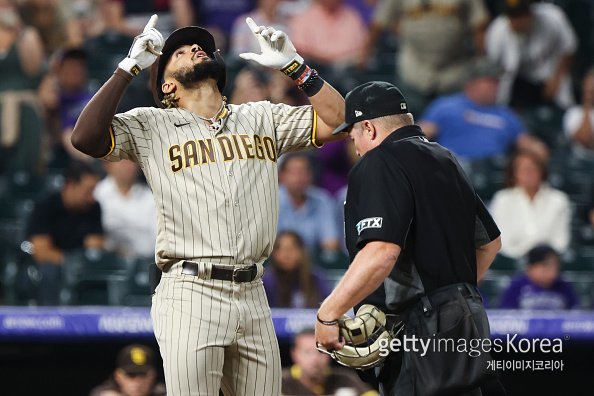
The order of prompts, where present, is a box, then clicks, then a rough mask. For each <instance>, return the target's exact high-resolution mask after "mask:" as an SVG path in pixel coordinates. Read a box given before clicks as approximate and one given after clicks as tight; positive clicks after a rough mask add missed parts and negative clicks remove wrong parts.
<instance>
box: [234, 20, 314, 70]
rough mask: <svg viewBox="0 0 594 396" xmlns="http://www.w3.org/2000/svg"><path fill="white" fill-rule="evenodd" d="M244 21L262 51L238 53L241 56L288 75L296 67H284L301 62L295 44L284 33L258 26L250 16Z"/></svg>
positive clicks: (300, 63)
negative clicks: (257, 52) (289, 68)
mask: <svg viewBox="0 0 594 396" xmlns="http://www.w3.org/2000/svg"><path fill="white" fill-rule="evenodd" d="M245 22H246V23H247V24H248V26H249V27H250V30H251V31H252V33H253V34H254V36H256V38H257V39H258V43H259V44H260V50H261V51H262V53H260V54H254V53H252V52H248V53H243V54H239V56H240V57H241V58H243V59H245V60H253V61H255V62H257V63H259V64H261V65H262V66H267V67H271V68H273V69H278V70H281V71H283V72H284V73H285V74H287V75H290V74H291V73H292V72H293V71H295V69H296V68H297V67H295V66H293V68H292V69H291V70H285V69H287V68H288V67H290V66H291V65H295V64H298V65H302V64H303V58H302V57H301V56H300V55H299V54H298V53H297V50H296V49H295V46H294V45H293V43H292V42H291V39H289V36H287V34H286V33H284V32H282V31H280V30H275V29H274V28H273V27H266V26H258V25H256V22H254V20H253V19H252V18H250V17H247V18H246V19H245Z"/></svg>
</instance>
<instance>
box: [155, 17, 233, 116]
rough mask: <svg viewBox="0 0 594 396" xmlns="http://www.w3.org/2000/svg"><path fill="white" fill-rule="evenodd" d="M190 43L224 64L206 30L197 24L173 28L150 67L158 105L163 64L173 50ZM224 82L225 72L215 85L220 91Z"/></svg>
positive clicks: (161, 96)
mask: <svg viewBox="0 0 594 396" xmlns="http://www.w3.org/2000/svg"><path fill="white" fill-rule="evenodd" d="M192 44H198V45H199V46H200V47H202V50H203V51H204V52H206V53H207V54H208V56H209V57H210V58H211V59H214V60H215V61H217V62H218V63H219V64H221V65H223V67H224V66H225V62H224V60H223V57H222V56H221V51H220V50H218V49H217V48H216V46H215V41H214V37H213V36H212V34H210V32H209V31H208V30H206V29H204V28H201V27H198V26H186V27H183V28H180V29H177V30H175V31H174V32H173V33H171V35H170V36H169V37H167V40H165V44H164V45H163V49H162V50H161V56H159V58H158V59H157V61H156V62H155V63H154V64H153V68H151V78H152V79H153V87H154V88H155V89H154V91H153V96H154V99H155V102H156V103H157V105H158V106H160V107H163V103H162V100H163V97H164V96H165V94H164V93H163V90H162V89H161V85H162V84H163V74H164V73H165V66H166V65H167V62H168V61H169V58H170V57H171V55H173V52H174V51H175V50H176V49H178V48H179V47H181V46H182V45H192ZM155 65H156V66H155ZM153 75H154V77H153ZM226 82H227V77H226V73H223V77H221V78H220V79H219V81H217V87H218V88H219V91H220V92H223V89H224V88H225V83H226Z"/></svg>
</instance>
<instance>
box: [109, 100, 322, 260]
mask: <svg viewBox="0 0 594 396" xmlns="http://www.w3.org/2000/svg"><path fill="white" fill-rule="evenodd" d="M227 108H228V109H229V110H230V112H229V114H228V115H227V119H226V122H225V123H224V125H223V127H222V128H221V129H220V130H219V131H218V132H217V131H215V130H212V129H210V128H209V127H208V124H207V123H206V121H203V120H202V119H200V118H199V117H197V116H196V115H195V114H193V113H191V112H189V111H187V110H185V109H183V108H177V109H158V108H153V107H143V108H136V109H133V110H130V111H128V112H126V113H123V114H117V115H116V116H115V117H114V119H113V121H112V124H111V136H112V147H111V151H110V153H109V154H108V155H107V156H105V157H104V159H106V160H108V161H117V160H120V159H124V158H127V159H131V160H133V161H135V162H137V163H138V164H139V165H140V167H141V169H142V171H143V172H144V175H145V177H146V180H147V182H148V184H149V185H150V187H151V189H152V191H153V195H154V199H155V204H156V207H157V230H158V231H157V232H158V234H157V244H156V261H157V265H158V266H159V267H160V268H161V269H164V270H167V269H168V268H169V267H170V266H171V265H172V264H173V263H175V262H176V261H179V260H180V259H186V260H193V261H208V262H213V263H221V264H238V265H245V264H251V263H254V262H258V261H261V260H263V259H265V258H266V257H268V256H269V255H270V252H271V251H272V247H273V243H274V239H275V236H276V227H277V220H278V177H277V158H278V156H279V155H281V154H283V153H286V152H289V151H296V150H300V149H304V148H307V147H312V146H316V145H315V129H316V126H315V117H316V115H315V111H314V110H313V108H312V107H311V106H302V107H293V106H288V105H285V104H272V103H270V102H255V103H246V104H241V105H228V106H227ZM138 237H139V238H142V237H143V236H142V235H139V236H138Z"/></svg>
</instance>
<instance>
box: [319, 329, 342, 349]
mask: <svg viewBox="0 0 594 396" xmlns="http://www.w3.org/2000/svg"><path fill="white" fill-rule="evenodd" d="M316 345H317V346H318V347H323V348H324V349H326V350H327V351H329V352H332V351H339V350H341V349H342V347H343V346H344V342H343V341H341V340H340V339H339V329H338V323H336V324H332V325H328V324H322V323H321V322H320V321H317V322H316Z"/></svg>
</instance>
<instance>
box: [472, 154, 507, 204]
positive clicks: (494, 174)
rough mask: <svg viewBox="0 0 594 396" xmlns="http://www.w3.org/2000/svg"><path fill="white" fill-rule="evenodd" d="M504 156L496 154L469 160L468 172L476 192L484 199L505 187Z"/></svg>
mask: <svg viewBox="0 0 594 396" xmlns="http://www.w3.org/2000/svg"><path fill="white" fill-rule="evenodd" d="M505 164H506V158H505V157H504V156H496V157H491V158H485V159H481V160H475V161H470V162H469V167H468V173H469V176H470V180H471V181H472V184H473V186H474V189H475V191H476V193H477V194H478V195H479V197H481V198H482V199H483V200H484V201H489V200H490V199H491V198H492V197H493V195H494V194H495V193H496V192H497V191H499V190H501V189H502V188H504V187H505Z"/></svg>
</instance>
